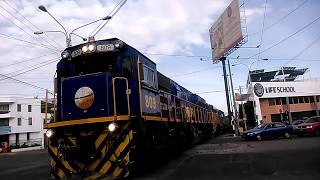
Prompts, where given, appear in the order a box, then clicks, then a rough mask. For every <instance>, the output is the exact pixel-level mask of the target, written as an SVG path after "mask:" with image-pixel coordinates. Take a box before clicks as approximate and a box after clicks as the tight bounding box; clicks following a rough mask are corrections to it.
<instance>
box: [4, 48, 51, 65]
mask: <svg viewBox="0 0 320 180" xmlns="http://www.w3.org/2000/svg"><path fill="white" fill-rule="evenodd" d="M53 54H56V52H53V53H50V54H44V55H41V56H37V57H32V58H29V59H21V60H18V61H15V62H13V63H10V64H6V65H3V66H0V69H1V68H7V67H10V66H15V65H18V64H22V63H26V62H30V61H33V60H36V59H39V58H42V57H46V56H50V55H53Z"/></svg>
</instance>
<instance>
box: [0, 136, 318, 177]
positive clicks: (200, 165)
mask: <svg viewBox="0 0 320 180" xmlns="http://www.w3.org/2000/svg"><path fill="white" fill-rule="evenodd" d="M154 157H156V158H153V157H151V158H150V159H152V162H153V163H152V166H149V168H148V169H146V174H145V175H144V176H143V177H140V178H137V179H146V180H147V179H160V180H167V179H169V180H170V179H217V180H220V179H222V180H225V179H226V180H227V179H232V180H233V179H237V180H238V179H240V180H241V179H245V180H247V179H248V180H251V179H257V180H264V179H266V180H267V179H268V180H269V179H290V180H295V179H297V180H298V179H299V180H300V179H303V180H308V179H316V180H319V179H320V137H303V138H292V139H276V140H267V141H262V142H258V141H243V140H241V138H239V137H232V136H229V135H223V136H220V137H216V138H212V139H211V140H208V141H206V142H204V143H202V144H199V145H196V146H194V147H193V148H191V149H189V150H186V151H185V152H183V153H181V154H180V155H178V156H175V157H172V156H169V155H168V156H166V155H162V156H160V155H158V154H157V155H155V156H154ZM47 164H48V155H47V153H46V151H45V150H42V151H30V152H20V153H8V154H0V179H1V180H5V179H48V173H47V169H48V165H47Z"/></svg>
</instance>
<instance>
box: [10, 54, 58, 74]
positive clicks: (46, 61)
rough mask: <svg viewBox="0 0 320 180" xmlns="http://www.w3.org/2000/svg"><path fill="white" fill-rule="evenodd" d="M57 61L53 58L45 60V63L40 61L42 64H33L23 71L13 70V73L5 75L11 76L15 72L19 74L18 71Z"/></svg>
mask: <svg viewBox="0 0 320 180" xmlns="http://www.w3.org/2000/svg"><path fill="white" fill-rule="evenodd" d="M57 60H59V58H53V59H49V60H45V61H42V62H40V63H37V64H34V65H32V66H29V67H25V68H23V69H19V70H15V71H14V72H10V73H7V74H6V75H8V76H9V75H12V74H14V73H16V72H20V71H23V70H26V69H28V68H34V67H35V66H40V65H42V64H45V63H48V62H51V61H57Z"/></svg>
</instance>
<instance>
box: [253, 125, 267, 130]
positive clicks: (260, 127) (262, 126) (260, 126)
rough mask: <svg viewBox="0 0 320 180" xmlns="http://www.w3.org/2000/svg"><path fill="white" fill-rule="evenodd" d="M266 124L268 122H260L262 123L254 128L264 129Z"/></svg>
mask: <svg viewBox="0 0 320 180" xmlns="http://www.w3.org/2000/svg"><path fill="white" fill-rule="evenodd" d="M266 126H267V124H260V125H258V126H256V127H254V129H263V128H264V127H266Z"/></svg>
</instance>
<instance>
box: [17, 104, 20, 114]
mask: <svg viewBox="0 0 320 180" xmlns="http://www.w3.org/2000/svg"><path fill="white" fill-rule="evenodd" d="M17 112H21V104H17Z"/></svg>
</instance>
